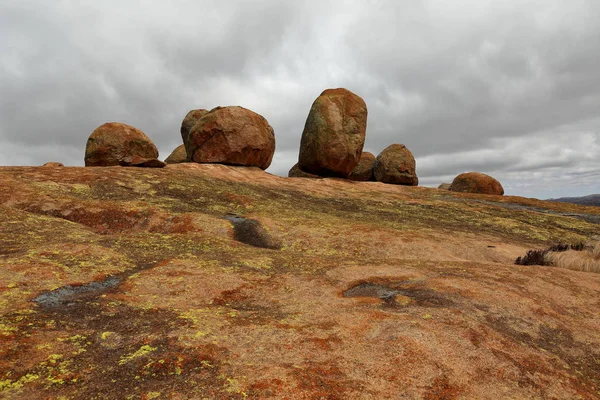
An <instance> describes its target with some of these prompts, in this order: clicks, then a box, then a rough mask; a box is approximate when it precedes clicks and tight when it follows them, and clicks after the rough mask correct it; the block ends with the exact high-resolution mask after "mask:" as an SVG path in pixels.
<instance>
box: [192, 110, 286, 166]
mask: <svg viewBox="0 0 600 400" xmlns="http://www.w3.org/2000/svg"><path fill="white" fill-rule="evenodd" d="M184 144H185V148H186V152H187V155H188V158H189V159H190V160H191V161H195V162H198V163H220V164H230V165H244V166H253V167H259V168H261V169H267V168H268V167H269V165H271V161H272V159H273V154H274V153H275V134H274V132H273V128H272V127H271V125H269V123H268V122H267V120H266V119H265V118H264V117H263V116H261V115H259V114H257V113H255V112H253V111H251V110H248V109H246V108H243V107H238V106H232V107H217V108H215V109H213V110H211V111H209V112H207V113H206V114H204V115H203V116H202V117H201V118H200V119H198V121H197V122H196V124H195V125H194V126H193V127H192V128H191V129H190V131H189V134H188V136H187V137H186V140H185V142H184Z"/></svg>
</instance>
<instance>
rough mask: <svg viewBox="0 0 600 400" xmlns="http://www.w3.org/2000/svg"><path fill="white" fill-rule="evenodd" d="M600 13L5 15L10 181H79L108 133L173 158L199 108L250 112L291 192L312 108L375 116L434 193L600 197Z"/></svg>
mask: <svg viewBox="0 0 600 400" xmlns="http://www.w3.org/2000/svg"><path fill="white" fill-rule="evenodd" d="M599 21H600V1H598V0H568V1H567V0H560V1H559V0H539V1H537V0H494V1H491V0H452V1H450V0H435V1H434V0H422V1H419V0H363V1H352V0H339V1H336V0H317V1H313V0H303V1H281V0H263V1H258V0H256V1H250V0H247V1H242V0H239V1H232V0H230V1H223V0H215V1H210V0H197V1H169V2H167V1H163V0H144V1H141V0H140V1H127V0H119V1H97V0H93V1H87V0H77V1H68V0H61V1H59V0H37V1H30V0H0V38H1V39H0V165H40V164H43V163H44V162H47V161H60V162H63V163H65V164H67V165H83V156H84V151H85V143H86V140H87V138H88V136H89V134H90V133H91V132H92V131H93V130H94V129H95V128H96V127H98V126H99V125H101V124H103V123H104V122H108V121H118V122H124V123H127V124H130V125H133V126H135V127H137V128H139V129H141V130H142V131H144V132H145V133H146V134H147V135H148V136H150V138H151V139H152V140H153V141H154V142H155V143H156V145H157V146H158V148H159V151H160V157H161V158H163V159H164V158H166V157H167V156H168V155H169V154H170V152H171V151H172V150H173V149H174V148H175V147H176V146H178V145H179V144H180V143H181V136H180V133H179V127H180V125H181V120H182V119H183V117H184V116H185V114H186V113H187V112H188V111H189V110H190V109H193V108H208V109H210V108H213V107H215V106H218V105H223V106H225V105H241V106H243V107H246V108H249V109H251V110H253V111H256V112H258V113H259V114H261V115H263V116H264V117H265V118H266V119H267V120H268V121H269V123H270V124H271V125H272V126H273V128H274V130H275V136H276V141H277V150H276V153H275V157H274V160H273V164H272V166H271V167H270V168H269V170H268V171H269V172H271V173H274V174H278V175H287V171H288V170H289V168H290V167H291V166H292V165H293V164H295V162H296V161H297V158H298V148H299V144H300V137H301V135H302V129H303V127H304V122H305V120H306V116H307V114H308V111H309V109H310V106H311V104H312V102H313V101H314V99H315V98H316V97H317V96H318V95H319V94H320V93H321V92H322V91H323V90H324V89H326V88H335V87H345V88H348V89H349V90H351V91H353V92H354V93H356V94H358V95H360V96H362V97H363V98H364V99H365V101H366V103H367V107H368V110H369V119H368V126H367V139H366V143H365V150H366V151H371V152H372V153H374V154H375V155H377V154H378V153H379V152H380V151H381V150H383V149H384V148H385V147H387V146H388V145H389V144H392V143H403V144H405V145H406V146H407V147H408V148H409V149H410V150H411V151H412V152H413V154H414V155H415V158H416V159H417V174H418V175H419V179H420V183H421V184H422V185H425V186H437V185H438V184H440V183H442V182H450V181H451V180H452V179H453V177H454V176H456V175H457V174H459V173H462V172H467V171H480V172H484V173H488V174H490V175H492V176H494V177H496V178H497V179H499V180H500V181H501V182H502V184H503V185H504V188H505V190H506V193H507V194H513V195H522V196H527V197H538V198H548V197H558V196H567V195H568V196H577V195H585V194H591V193H600V23H599Z"/></svg>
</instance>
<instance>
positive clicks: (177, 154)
mask: <svg viewBox="0 0 600 400" xmlns="http://www.w3.org/2000/svg"><path fill="white" fill-rule="evenodd" d="M187 161H188V159H187V154H186V152H185V145H183V144H181V145H179V146H177V148H176V149H175V150H173V152H172V153H171V155H169V157H167V158H166V159H165V163H167V164H179V163H183V162H187Z"/></svg>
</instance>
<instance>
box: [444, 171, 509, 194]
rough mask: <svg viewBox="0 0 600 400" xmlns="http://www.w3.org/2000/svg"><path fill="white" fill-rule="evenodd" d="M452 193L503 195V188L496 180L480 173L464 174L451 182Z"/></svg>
mask: <svg viewBox="0 0 600 400" xmlns="http://www.w3.org/2000/svg"><path fill="white" fill-rule="evenodd" d="M450 190H451V191H453V192H465V193H481V194H495V195H500V196H501V195H503V194H504V188H503V187H502V185H501V184H500V182H498V181H497V180H496V179H494V178H492V177H491V176H489V175H486V174H482V173H481V172H466V173H464V174H460V175H458V176H457V177H456V178H454V180H453V181H452V185H450Z"/></svg>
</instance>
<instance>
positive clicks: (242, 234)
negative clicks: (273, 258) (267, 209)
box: [225, 214, 281, 250]
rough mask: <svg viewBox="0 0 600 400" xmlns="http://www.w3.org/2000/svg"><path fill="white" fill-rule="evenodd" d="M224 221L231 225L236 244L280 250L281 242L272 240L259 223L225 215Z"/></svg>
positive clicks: (237, 216)
mask: <svg viewBox="0 0 600 400" xmlns="http://www.w3.org/2000/svg"><path fill="white" fill-rule="evenodd" d="M225 219H227V220H229V221H231V224H232V225H233V231H234V236H233V238H234V239H235V240H237V241H238V242H241V243H244V244H248V245H250V246H254V247H260V248H263V249H273V250H280V249H281V241H279V240H277V239H275V238H273V237H272V236H271V235H270V234H269V233H268V232H267V231H266V229H265V228H263V226H262V225H261V224H260V222H258V221H256V220H254V219H247V218H244V217H240V216H239V215H233V214H230V215H226V216H225Z"/></svg>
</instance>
